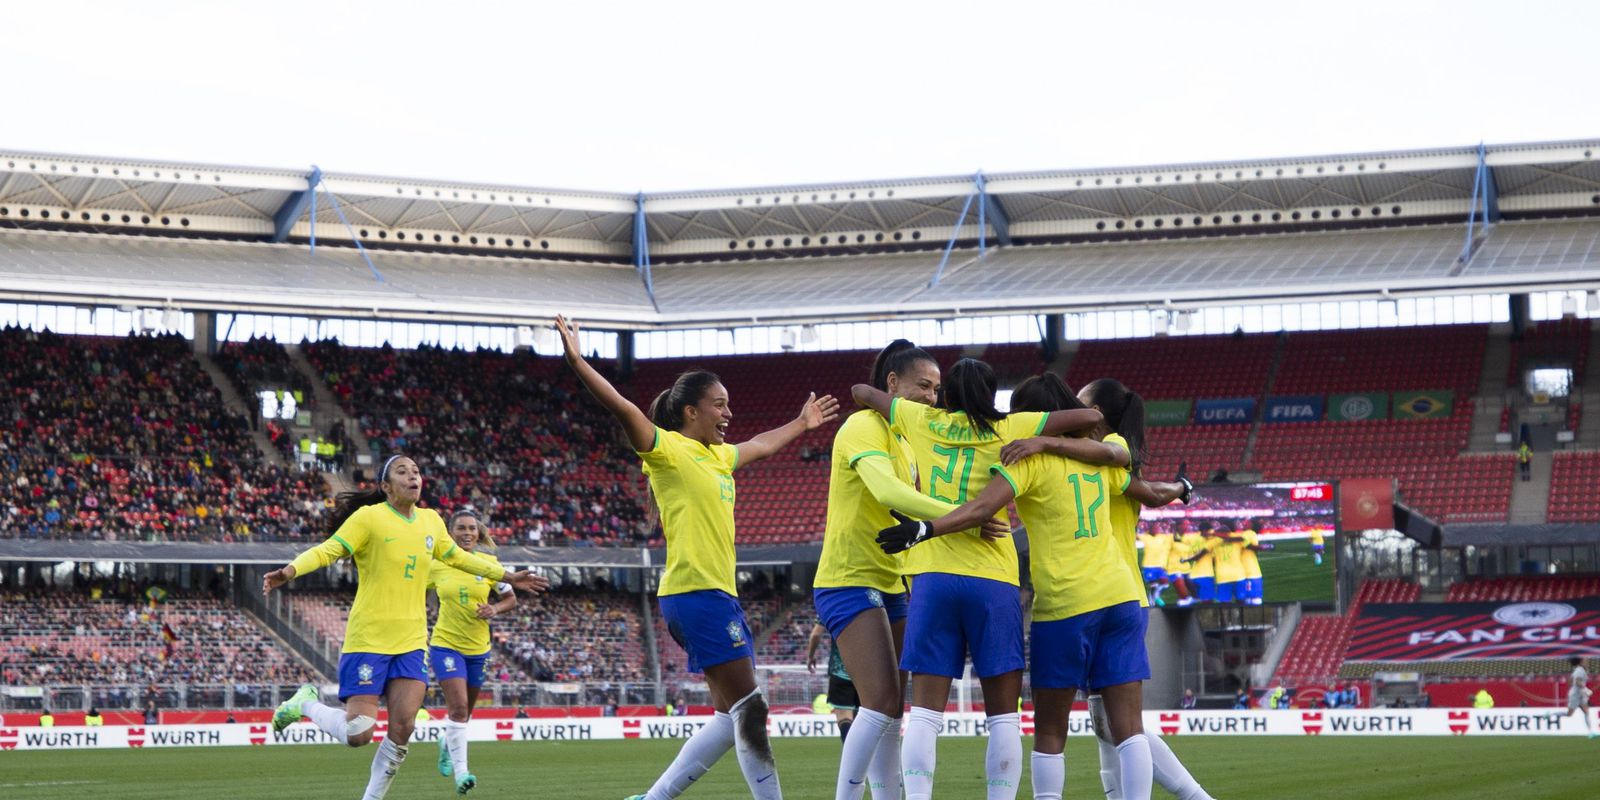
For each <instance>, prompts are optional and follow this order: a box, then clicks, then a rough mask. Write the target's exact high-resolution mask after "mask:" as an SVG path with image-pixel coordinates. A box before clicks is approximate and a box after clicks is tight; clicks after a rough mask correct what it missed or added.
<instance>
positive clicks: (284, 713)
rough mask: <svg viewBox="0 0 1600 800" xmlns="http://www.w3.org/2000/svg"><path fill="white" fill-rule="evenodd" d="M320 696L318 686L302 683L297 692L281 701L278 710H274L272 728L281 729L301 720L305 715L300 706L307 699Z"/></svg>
mask: <svg viewBox="0 0 1600 800" xmlns="http://www.w3.org/2000/svg"><path fill="white" fill-rule="evenodd" d="M318 697H320V695H318V694H317V687H315V686H312V685H311V684H309V683H306V684H301V686H300V691H298V692H295V693H294V694H293V695H291V696H290V697H289V699H288V700H285V701H283V702H282V703H279V704H278V710H276V711H274V712H272V729H273V730H274V731H281V730H283V729H284V728H287V727H289V726H290V725H293V724H295V723H296V722H299V721H300V719H301V717H303V716H304V714H303V713H302V712H301V711H300V706H302V705H304V704H305V703H306V702H307V701H310V700H316V699H317V698H318Z"/></svg>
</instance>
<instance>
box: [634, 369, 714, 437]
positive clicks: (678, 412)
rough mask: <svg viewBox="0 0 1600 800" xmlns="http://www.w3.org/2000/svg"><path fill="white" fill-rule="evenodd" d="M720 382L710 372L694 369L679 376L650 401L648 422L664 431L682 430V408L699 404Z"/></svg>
mask: <svg viewBox="0 0 1600 800" xmlns="http://www.w3.org/2000/svg"><path fill="white" fill-rule="evenodd" d="M721 382H722V379H721V378H718V377H717V374H716V373H715V372H711V371H710V370H704V369H695V370H690V371H688V372H685V373H683V374H682V375H679V376H678V379H677V380H675V381H673V382H672V386H671V387H669V388H667V389H664V390H663V391H662V392H661V393H660V394H658V395H656V399H655V400H653V401H651V403H650V421H651V422H653V423H655V426H656V427H657V428H660V429H662V430H664V431H675V430H677V429H679V428H682V427H683V409H684V407H685V406H692V405H695V404H696V403H699V402H700V401H701V399H703V398H704V397H705V396H706V392H709V391H711V387H712V386H715V385H717V384H719V383H721Z"/></svg>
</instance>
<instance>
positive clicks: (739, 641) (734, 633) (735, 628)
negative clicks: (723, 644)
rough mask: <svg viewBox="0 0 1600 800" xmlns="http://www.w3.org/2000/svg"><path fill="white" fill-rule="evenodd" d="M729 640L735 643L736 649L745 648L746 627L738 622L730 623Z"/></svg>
mask: <svg viewBox="0 0 1600 800" xmlns="http://www.w3.org/2000/svg"><path fill="white" fill-rule="evenodd" d="M728 639H729V640H730V641H732V642H733V646H734V647H744V626H742V625H740V624H739V621H738V620H733V621H732V622H729V623H728Z"/></svg>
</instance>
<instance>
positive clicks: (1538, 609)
mask: <svg viewBox="0 0 1600 800" xmlns="http://www.w3.org/2000/svg"><path fill="white" fill-rule="evenodd" d="M1577 615H1578V609H1576V608H1573V607H1572V606H1569V605H1567V604H1566V603H1516V604H1513V605H1509V606H1501V607H1499V608H1497V609H1495V611H1494V621H1495V622H1498V623H1500V624H1501V625H1515V626H1517V627H1521V628H1526V627H1530V626H1534V625H1555V624H1558V623H1562V622H1566V621H1567V620H1569V619H1572V618H1573V617H1575V616H1577Z"/></svg>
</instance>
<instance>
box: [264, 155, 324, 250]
mask: <svg viewBox="0 0 1600 800" xmlns="http://www.w3.org/2000/svg"><path fill="white" fill-rule="evenodd" d="M319 183H322V170H320V169H318V168H316V167H312V168H311V174H310V175H307V176H306V188H304V189H302V190H300V191H298V192H295V193H294V194H291V195H289V196H288V197H287V198H286V199H284V201H283V205H281V206H279V207H278V210H277V211H276V212H274V213H273V215H272V241H273V243H275V244H280V243H282V242H285V241H288V239H289V231H290V230H291V229H292V228H294V224H295V223H296V222H298V221H299V220H300V215H301V214H304V213H306V209H307V208H308V207H314V204H315V202H316V194H317V184H319ZM312 224H313V225H315V224H316V222H314V221H313V222H312Z"/></svg>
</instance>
